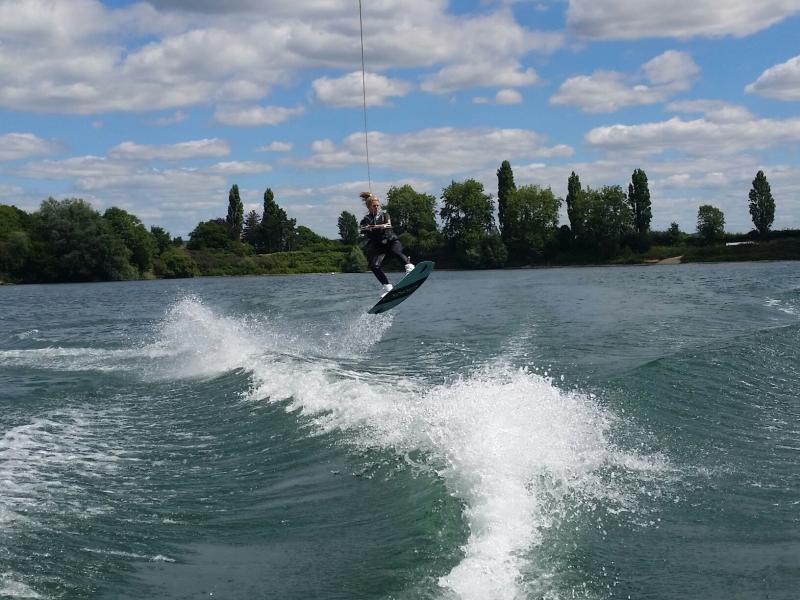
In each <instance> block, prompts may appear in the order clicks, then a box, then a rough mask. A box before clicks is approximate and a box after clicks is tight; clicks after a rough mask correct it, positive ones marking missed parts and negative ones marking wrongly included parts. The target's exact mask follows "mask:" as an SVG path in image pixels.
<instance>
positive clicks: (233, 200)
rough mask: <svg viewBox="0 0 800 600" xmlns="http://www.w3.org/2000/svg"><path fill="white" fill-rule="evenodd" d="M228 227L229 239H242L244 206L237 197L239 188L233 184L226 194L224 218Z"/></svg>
mask: <svg viewBox="0 0 800 600" xmlns="http://www.w3.org/2000/svg"><path fill="white" fill-rule="evenodd" d="M225 223H226V224H227V225H228V231H230V236H231V239H233V240H239V239H241V237H242V225H243V224H244V204H242V199H241V198H240V197H239V186H238V185H236V184H233V187H231V190H230V192H228V216H227V217H226V218H225Z"/></svg>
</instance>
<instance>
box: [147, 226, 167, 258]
mask: <svg viewBox="0 0 800 600" xmlns="http://www.w3.org/2000/svg"><path fill="white" fill-rule="evenodd" d="M150 234H151V235H152V236H153V239H154V240H155V242H156V248H157V249H158V254H159V255H160V254H161V253H162V252H164V250H166V249H167V248H169V247H170V246H172V238H171V237H170V235H169V232H168V231H167V230H166V229H164V228H163V227H159V226H157V225H153V226H152V227H150Z"/></svg>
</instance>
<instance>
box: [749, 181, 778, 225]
mask: <svg viewBox="0 0 800 600" xmlns="http://www.w3.org/2000/svg"><path fill="white" fill-rule="evenodd" d="M750 216H751V217H752V218H753V225H755V226H756V229H757V230H758V234H759V235H761V236H766V235H767V234H768V233H769V228H770V227H772V222H773V221H774V220H775V199H774V198H773V197H772V191H771V190H770V187H769V182H768V181H767V176H766V175H764V171H759V172H758V173H756V178H755V179H753V187H752V188H751V189H750Z"/></svg>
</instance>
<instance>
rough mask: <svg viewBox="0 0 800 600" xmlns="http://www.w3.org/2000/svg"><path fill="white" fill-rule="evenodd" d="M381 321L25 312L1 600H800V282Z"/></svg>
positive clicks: (130, 293) (428, 295)
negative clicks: (255, 599)
mask: <svg viewBox="0 0 800 600" xmlns="http://www.w3.org/2000/svg"><path fill="white" fill-rule="evenodd" d="M397 277H398V275H397V274H394V276H393V278H394V279H397ZM377 294H378V284H377V283H376V281H375V280H374V278H373V276H372V275H371V274H362V275H335V276H333V275H306V276H287V277H252V278H219V279H196V280H180V281H148V282H129V283H109V284H87V285H57V286H56V285H53V286H46V285H43V286H8V287H2V288H0V597H4V598H5V597H11V598H102V599H112V598H113V599H117V598H124V599H134V598H136V599H139V598H226V599H227V598H232V599H253V598H276V599H282V600H283V599H298V600H300V599H308V598H326V599H327V598H331V599H337V598H340V599H368V598H369V599H373V598H374V599H397V600H411V599H439V598H441V599H445V600H451V599H469V600H472V599H475V600H487V599H488V600H491V599H509V600H511V599H514V600H516V599H540V598H544V599H548V600H550V599H556V598H559V599H562V598H563V599H572V598H587V599H605V598H634V599H668V598H669V599H685V598H702V599H713V600H716V599H719V600H729V599H731V598H741V599H752V598H765V599H766V598H769V599H786V600H789V599H792V600H794V599H796V598H798V590H800V393H798V390H800V263H760V264H756V263H747V264H722V265H678V266H657V267H620V268H574V269H551V270H514V271H481V272H477V271H472V272H448V271H437V272H435V273H434V274H433V276H432V277H431V278H430V279H429V280H428V282H427V283H426V284H425V285H424V286H423V287H422V288H420V289H419V290H418V291H417V292H416V293H415V294H414V296H413V297H411V298H410V299H409V300H408V301H407V302H405V303H404V304H402V305H401V306H399V307H398V308H396V309H395V310H393V311H391V312H389V313H387V314H384V315H375V316H373V315H367V314H366V310H367V309H368V308H369V307H370V306H371V305H372V304H373V303H374V302H375V300H377Z"/></svg>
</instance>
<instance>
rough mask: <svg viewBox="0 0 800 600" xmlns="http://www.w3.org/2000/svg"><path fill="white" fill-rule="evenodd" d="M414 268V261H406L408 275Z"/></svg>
mask: <svg viewBox="0 0 800 600" xmlns="http://www.w3.org/2000/svg"><path fill="white" fill-rule="evenodd" d="M413 270H414V263H406V275H408V274H409V273H411V271H413Z"/></svg>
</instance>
